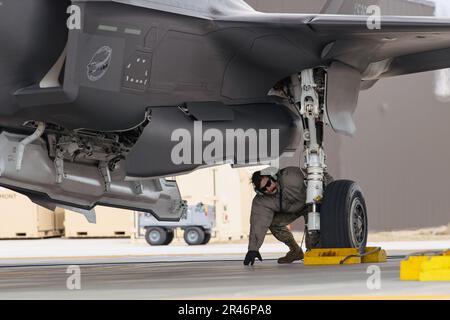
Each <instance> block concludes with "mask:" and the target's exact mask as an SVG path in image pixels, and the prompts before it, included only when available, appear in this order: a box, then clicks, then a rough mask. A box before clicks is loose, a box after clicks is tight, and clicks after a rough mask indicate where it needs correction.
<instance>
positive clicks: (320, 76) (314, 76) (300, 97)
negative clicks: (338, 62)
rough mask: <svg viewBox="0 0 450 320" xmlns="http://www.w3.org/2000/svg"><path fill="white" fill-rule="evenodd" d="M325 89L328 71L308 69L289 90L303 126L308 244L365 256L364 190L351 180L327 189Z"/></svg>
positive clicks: (298, 76) (297, 77)
mask: <svg viewBox="0 0 450 320" xmlns="http://www.w3.org/2000/svg"><path fill="white" fill-rule="evenodd" d="M326 85H327V84H326V72H325V70H323V69H308V70H305V71H303V72H302V73H301V74H299V75H293V76H292V77H291V83H290V88H289V91H290V93H291V101H293V104H294V106H295V107H296V109H297V110H298V112H299V114H300V117H301V119H302V123H303V138H304V139H303V140H304V146H303V155H304V159H305V161H304V169H305V171H306V179H305V183H306V187H307V192H306V198H307V200H306V203H307V204H308V205H310V208H312V209H311V211H310V212H309V213H308V217H307V229H308V244H309V246H310V247H311V248H357V249H359V250H360V251H361V252H363V251H364V248H365V246H366V243H367V233H368V223H367V208H366V204H365V200H364V197H363V194H362V191H361V188H360V187H359V186H358V185H357V184H356V183H355V182H353V181H348V180H339V181H334V182H331V183H330V184H328V185H327V186H325V185H324V181H325V179H324V176H325V172H326V168H327V166H326V164H325V160H326V156H325V152H324V144H323V137H324V134H323V129H324V125H325V122H326V104H325V101H326ZM343 94H345V93H343Z"/></svg>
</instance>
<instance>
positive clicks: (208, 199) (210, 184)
mask: <svg viewBox="0 0 450 320" xmlns="http://www.w3.org/2000/svg"><path fill="white" fill-rule="evenodd" d="M257 169H258V168H256V167H255V168H242V169H233V168H231V167H230V166H229V165H225V166H220V167H216V168H207V169H201V170H198V171H195V172H193V173H191V174H188V175H184V176H179V177H177V178H176V180H177V182H178V186H179V188H180V192H181V196H182V198H183V199H184V200H186V201H188V203H189V204H190V205H194V204H197V203H199V202H203V203H204V204H208V205H214V206H215V207H216V231H217V238H218V240H237V239H242V238H246V237H247V236H248V232H249V228H250V208H251V202H252V200H253V196H254V192H253V190H252V188H251V185H250V183H249V181H250V177H251V174H252V173H253V172H254V171H255V170H257Z"/></svg>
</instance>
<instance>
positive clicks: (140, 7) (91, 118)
mask: <svg viewBox="0 0 450 320" xmlns="http://www.w3.org/2000/svg"><path fill="white" fill-rule="evenodd" d="M0 42H1V43H2V50H1V52H0V126H1V128H2V132H1V134H0V150H1V152H0V185H1V186H3V187H6V188H9V189H12V190H15V191H17V192H20V193H22V194H25V195H27V196H28V197H29V198H30V199H31V200H32V201H34V202H36V203H38V204H41V205H44V206H47V207H52V206H56V205H58V206H65V207H70V208H77V209H79V210H81V211H82V212H83V210H84V211H89V210H91V209H92V208H93V207H95V206H96V205H98V204H102V205H107V206H112V207H122V208H129V209H133V210H138V211H147V212H151V213H153V214H155V215H157V216H158V218H159V219H167V220H171V219H172V220H176V219H179V216H180V212H181V211H182V210H178V209H177V208H178V207H179V204H176V203H173V204H172V208H171V210H168V211H170V212H166V213H159V214H156V213H155V212H154V210H153V209H152V206H153V205H154V204H155V202H156V201H158V199H161V198H164V197H166V198H167V197H169V195H168V194H167V192H165V190H166V189H165V185H164V183H165V181H166V180H164V179H161V178H162V177H167V176H175V175H179V174H182V173H186V172H190V171H193V170H195V169H198V168H202V167H205V166H210V165H216V164H220V163H227V162H231V163H237V164H239V165H242V164H244V165H247V164H248V165H250V164H255V163H262V162H265V161H270V160H273V159H274V158H276V157H278V156H279V155H281V154H283V153H285V152H288V151H293V150H295V148H297V146H298V145H302V143H301V141H303V153H304V158H305V166H304V170H305V174H306V183H307V186H308V189H307V205H308V208H309V212H310V213H309V214H308V232H309V233H310V235H311V237H312V239H315V243H316V244H317V246H323V247H357V248H363V247H364V245H365V243H366V241H367V212H366V211H367V208H366V205H365V202H364V197H363V195H362V192H361V190H360V188H359V187H358V186H357V184H356V183H354V182H352V181H335V182H333V183H332V184H331V185H329V186H328V187H327V188H326V189H324V186H323V176H324V171H325V170H326V163H325V162H326V156H325V150H324V144H323V142H324V141H323V136H324V135H323V130H324V126H325V125H329V126H330V127H331V128H332V129H333V130H334V131H335V132H336V133H338V134H346V135H353V134H354V132H355V125H354V123H353V117H352V116H353V113H354V111H355V109H356V107H357V101H358V95H359V92H360V90H365V89H369V88H370V87H371V86H373V85H374V84H375V83H376V82H377V81H378V80H380V79H383V78H386V77H393V76H401V75H406V74H411V73H417V72H424V71H429V70H436V69H442V68H446V67H450V21H449V20H444V19H437V18H431V17H430V18H425V17H387V16H378V15H367V16H349V15H321V14H277V13H261V12H257V11H255V10H254V9H252V7H250V6H249V5H248V4H247V3H245V2H244V1H242V0H113V1H68V0H58V1H53V0H3V1H1V2H0ZM427 112H432V110H427ZM233 130H234V131H233ZM251 130H254V131H251ZM229 131H230V132H234V133H235V135H233V136H232V137H231V140H232V141H231V147H230V141H226V140H228V139H218V137H220V134H222V136H223V137H227V132H229ZM208 132H209V135H208V134H206V133H208ZM249 132H257V133H258V136H257V137H256V143H255V141H253V142H252V141H251V140H252V139H251V138H253V137H252V136H251V135H250V134H249ZM267 132H276V135H273V136H272V135H268V134H266V136H264V134H260V133H267ZM199 133H200V134H199ZM183 135H187V136H189V137H190V139H189V140H184V141H182V140H183V139H182V137H184V136H183ZM263 137H264V139H263ZM186 139H187V138H186ZM263 140H264V141H263ZM180 142H184V143H186V144H187V145H189V146H190V147H192V150H193V151H192V154H190V153H188V152H187V151H186V150H185V149H184V150H183V152H179V154H178V156H179V157H178V158H182V159H184V160H186V159H187V161H181V162H178V161H174V150H177V148H179V144H180ZM213 142H214V146H215V147H216V148H213V149H214V150H215V152H209V153H207V152H206V151H207V150H206V149H208V148H209V149H208V150H210V149H211V143H213ZM234 142H235V143H234ZM239 143H241V144H242V143H243V144H244V146H245V150H244V153H243V154H241V155H240V157H239V150H238V149H239V148H238V144H239ZM264 143H265V144H266V145H265V146H264ZM254 145H257V146H258V148H256V150H255V148H252V147H253V146H254ZM219 147H223V148H222V150H225V151H224V152H218V150H219V149H220V148H219ZM262 149H264V150H265V152H261V151H262ZM197 151H198V152H197ZM198 153H199V154H201V155H204V154H205V153H207V154H209V157H207V158H204V157H201V158H198V157H197V156H196V154H198ZM175 154H177V152H175ZM196 158H197V159H196ZM238 158H240V159H238ZM189 160H191V161H189ZM238 160H241V161H238Z"/></svg>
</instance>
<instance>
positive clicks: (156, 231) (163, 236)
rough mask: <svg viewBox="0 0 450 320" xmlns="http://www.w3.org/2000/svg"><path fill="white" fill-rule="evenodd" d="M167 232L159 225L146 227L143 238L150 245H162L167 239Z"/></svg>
mask: <svg viewBox="0 0 450 320" xmlns="http://www.w3.org/2000/svg"><path fill="white" fill-rule="evenodd" d="M167 238H168V233H167V231H166V230H165V229H163V228H160V227H152V228H147V230H146V231H145V240H146V241H147V243H148V244H149V245H151V246H162V245H165V242H166V241H167Z"/></svg>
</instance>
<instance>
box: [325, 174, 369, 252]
mask: <svg viewBox="0 0 450 320" xmlns="http://www.w3.org/2000/svg"><path fill="white" fill-rule="evenodd" d="M320 225H321V227H320V229H321V230H320V246H321V247H322V248H357V249H359V250H360V252H364V249H365V247H366V244H367V233H368V221H367V208H366V203H365V201H364V197H363V195H362V191H361V188H360V187H359V186H358V185H357V184H356V183H355V182H353V181H348V180H339V181H335V182H332V183H330V184H329V185H328V186H327V188H326V189H325V193H324V197H323V202H322V208H321V214H320Z"/></svg>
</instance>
